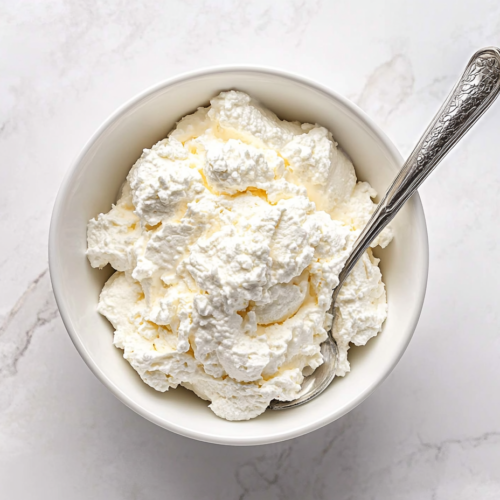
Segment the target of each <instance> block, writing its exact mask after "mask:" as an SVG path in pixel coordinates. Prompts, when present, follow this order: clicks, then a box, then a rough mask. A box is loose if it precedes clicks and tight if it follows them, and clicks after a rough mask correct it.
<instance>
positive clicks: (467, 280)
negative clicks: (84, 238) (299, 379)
mask: <svg viewBox="0 0 500 500" xmlns="http://www.w3.org/2000/svg"><path fill="white" fill-rule="evenodd" d="M430 12H432V16H429V13H430ZM499 33H500V6H499V5H498V2H494V1H493V0H476V1H472V0H465V1H463V2H459V3H456V2H454V3H452V2H450V1H443V2H435V1H431V0H422V1H418V2H417V1H416V0H411V1H409V2H398V1H397V0H388V1H386V2H385V3H384V4H383V6H382V4H380V3H377V2H368V1H366V0H363V1H361V2H357V3H353V2H347V1H345V0H340V1H338V2H326V1H320V0H316V1H311V2H306V1H303V0H290V1H287V2H273V3H266V2H244V1H241V0H239V1H237V0H224V1H221V2H218V3H217V7H215V6H214V3H213V2H208V1H201V2H197V1H192V0H189V1H180V0H168V1H166V2H157V1H154V0H142V1H138V2H133V3H130V2H125V1H123V0H112V1H110V2H105V3H102V2H101V3H99V2H93V1H90V2H86V1H78V0H53V1H51V2H37V1H34V0H28V1H27V2H23V3H22V4H21V3H15V2H9V1H8V0H0V51H1V57H0V61H1V67H2V78H1V79H0V153H1V157H2V168H1V169H0V194H1V196H0V213H1V214H2V217H0V225H1V227H2V235H3V237H2V243H1V245H0V272H1V275H2V279H1V280H0V484H1V485H2V486H1V490H2V495H1V496H2V498H3V497H5V498H8V499H9V500H17V499H26V498H39V499H42V500H43V499H49V498H50V499H52V498H71V499H72V500H80V499H82V500H83V499H88V498H93V499H96V500H97V499H105V500H114V499H120V500H122V499H125V500H132V499H141V500H148V499H157V498H168V499H170V498H172V499H177V498H180V499H183V500H190V499H196V500H198V499H210V500H211V499H220V500H233V499H242V500H284V499H287V500H289V499H312V500H330V499H335V500H421V499H429V500H448V499H450V500H469V499H471V498H474V499H476V498H478V499H479V498H480V499H481V500H494V499H495V500H496V499H498V498H499V497H500V468H499V467H498V457H499V453H500V419H499V418H498V416H499V415H500V398H498V394H499V393H500V376H499V375H500V368H499V363H498V359H499V357H500V335H499V333H498V331H499V325H500V313H499V312H498V296H499V295H500V265H499V259H500V257H499V255H500V254H499V252H498V250H499V248H500V233H499V231H498V230H497V227H498V221H497V219H498V217H497V214H498V212H499V211H500V197H499V196H498V193H499V192H500V169H499V168H498V163H499V157H500V155H499V153H498V147H497V143H498V130H499V128H500V103H497V104H496V106H494V107H493V108H492V110H491V111H490V112H488V114H487V115H485V116H484V117H483V118H482V119H481V120H480V121H479V122H478V124H477V125H476V127H475V128H474V129H473V130H472V131H471V132H470V133H469V135H467V137H466V138H465V139H464V140H463V142H462V143H461V144H460V146H459V148H457V149H456V150H455V151H454V152H452V153H451V154H450V156H449V157H448V158H447V159H446V160H445V161H444V162H443V164H442V165H440V166H439V167H438V169H437V170H436V172H435V173H434V174H432V176H431V177H430V179H429V180H428V181H427V182H426V184H425V185H424V186H423V187H422V188H421V190H420V195H421V197H422V201H423V204H424V209H425V212H426V216H427V224H428V230H429V241H430V275H429V284H428V291H427V298H426V303H425V306H424V309H423V312H422V316H421V319H420V322H419V325H418V328H417V331H416V333H415V336H414V338H413V340H412V342H411V344H410V346H409V348H408V351H407V352H406V354H405V356H404V357H403V359H402V360H401V362H400V363H399V365H398V366H397V368H396V369H395V370H394V372H393V373H392V374H391V376H390V377H389V378H388V380H387V381H386V382H385V383H384V384H382V385H381V386H380V387H379V388H378V389H377V390H376V391H375V393H374V394H373V395H372V396H370V398H368V399H367V400H366V401H365V402H364V403H362V404H361V405H360V406H359V407H358V408H356V409H355V410H353V411H352V412H350V413H349V414H348V415H346V416H345V417H343V418H342V419H340V420H338V421H336V422H333V423H332V424H330V425H328V426H326V427H325V428H323V429H320V430H318V431H316V432H314V433H312V434H309V435H307V436H302V437H300V438H297V439H294V440H291V441H287V442H284V443H278V444H273V445H267V446H259V447H249V448H239V447H237V448H230V447H222V446H216V445H209V444H205V443H199V442H195V441H192V440H189V439H187V438H183V437H180V436H177V435H174V434H172V433H169V432H167V431H165V430H162V429H160V428H158V427H156V426H154V425H153V424H151V423H149V422H147V421H145V420H144V419H142V418H141V417H139V416H137V415H136V414H134V413H133V412H132V411H131V410H129V409H128V408H126V407H125V406H124V405H123V404H121V403H120V402H118V401H117V400H116V399H115V398H114V397H113V396H112V395H111V393H110V392H109V391H107V389H105V388H104V387H103V386H102V385H101V384H100V383H99V382H98V381H97V380H96V378H95V377H94V376H93V375H92V373H91V372H90V370H89V369H88V368H87V367H86V366H85V364H84V363H83V361H82V360H81V358H80V356H79V355H78V353H77V352H76V349H75V348H74V346H73V345H72V343H71V341H70V340H69V337H68V335H67V333H66V331H65V329H64V326H63V324H62V321H61V319H60V317H59V314H58V312H57V307H56V304H55V301H54V297H53V294H52V291H51V285H50V279H49V275H48V271H47V238H48V227H49V221H50V214H51V210H52V206H53V202H54V199H55V196H56V193H57V189H58V187H59V185H60V182H61V180H62V177H63V175H64V173H65V171H66V170H67V168H68V166H69V165H70V164H71V161H72V159H73V158H75V156H76V155H77V154H78V151H79V150H80V149H81V148H82V146H83V145H84V143H85V142H86V140H87V139H88V137H89V136H90V135H91V133H92V132H93V131H94V130H95V129H96V128H97V127H98V126H99V124H100V123H101V122H102V121H103V120H104V119H105V118H106V117H107V116H108V115H109V114H110V113H111V112H112V111H113V110H114V109H115V108H117V107H118V106H119V105H121V104H122V103H123V102H124V101H125V100H126V99H129V98H130V97H132V96H133V95H134V94H136V93H137V92H139V91H141V90H143V89H144V88H146V87H147V86H150V85H152V84H154V83H156V82H158V81H159V80H161V79H164V78H168V77H170V76H173V75H175V74H178V73H180V72H182V71H188V70H192V69H196V68H199V67H202V66H208V65H212V64H230V63H249V64H263V65H269V66H276V67H279V68H283V69H286V70H290V71H295V72H297V73H301V74H304V75H305V76H309V77H311V78H316V79H318V80H319V81H321V82H322V83H324V84H326V85H330V86H331V87H333V88H335V89H336V90H338V91H339V92H340V93H342V94H344V95H346V96H348V97H349V98H350V99H352V100H353V101H354V102H355V103H357V104H358V105H359V106H360V107H362V108H363V109H364V110H365V111H366V112H367V113H368V114H369V115H370V116H371V117H372V118H373V119H374V120H375V121H376V122H378V123H379V124H380V125H381V126H382V127H383V129H384V130H385V131H386V132H387V134H388V135H389V136H390V137H391V138H392V139H393V140H394V142H395V143H396V145H397V146H398V147H399V148H400V150H401V152H402V154H403V155H407V154H409V153H410V151H411V149H412V147H413V145H414V144H415V142H416V141H417V139H418V137H419V136H420V134H421V132H422V131H423V129H424V128H425V126H426V125H427V123H428V122H429V120H430V119H431V117H432V116H433V114H434V113H435V112H436V110H437V109H438V108H439V106H440V104H441V102H442V100H443V99H444V97H445V96H446V95H447V94H448V92H449V91H450V89H451V87H452V86H453V84H454V83H455V81H456V78H457V77H458V75H459V74H460V73H461V71H462V70H463V68H464V67H465V64H466V62H467V61H468V59H469V58H470V56H471V55H472V54H473V53H474V52H475V51H476V50H477V49H478V48H480V47H482V46H487V45H498V44H499V43H500V42H499Z"/></svg>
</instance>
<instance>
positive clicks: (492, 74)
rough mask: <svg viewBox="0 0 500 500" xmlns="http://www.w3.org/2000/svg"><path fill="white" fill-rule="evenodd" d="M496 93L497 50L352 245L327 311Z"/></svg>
mask: <svg viewBox="0 0 500 500" xmlns="http://www.w3.org/2000/svg"><path fill="white" fill-rule="evenodd" d="M499 91H500V50H499V49H497V48H495V47H487V48H485V49H482V50H479V51H478V52H476V53H475V54H474V55H473V56H472V58H471V60H470V61H469V64H468V65H467V67H466V68H465V71H464V74H463V75H462V77H461V78H460V80H459V81H458V83H457V84H456V86H455V88H454V89H453V90H452V91H451V93H450V95H449V96H448V98H447V99H446V101H445V102H444V104H443V106H442V107H441V109H440V110H439V111H438V113H437V115H436V116H435V117H434V119H433V120H432V122H431V124H430V125H429V127H428V128H427V130H426V131H425V132H424V134H423V136H422V138H421V139H420V141H419V142H418V144H417V145H416V146H415V149H414V150H413V152H412V153H411V155H410V157H409V158H408V160H407V161H406V163H405V164H404V165H403V168H402V169H401V170H400V172H399V174H398V175H397V177H396V179H395V180H394V182H393V184H392V185H391V187H390V188H389V189H388V191H387V193H386V194H385V196H384V198H383V199H382V201H381V202H380V203H379V205H378V206H377V208H376V210H375V212H374V213H373V215H372V217H371V218H370V220H369V221H368V223H367V224H366V226H365V228H364V229H363V231H362V232H361V234H360V236H359V237H358V239H357V240H356V243H355V244H354V248H353V251H352V253H351V255H350V256H349V258H348V259H347V262H346V264H345V266H344V269H343V270H342V272H341V273H340V276H339V280H340V281H339V285H338V286H337V287H336V288H335V290H334V292H333V300H332V307H331V311H330V312H332V313H333V305H334V303H335V299H336V298H337V295H338V292H339V290H340V288H341V286H342V283H343V282H344V280H345V279H346V277H347V276H348V275H349V273H350V272H351V270H352V268H353V267H354V265H355V264H356V262H357V261H358V260H359V258H360V257H361V256H362V255H363V253H364V251H365V250H366V249H367V248H368V246H369V245H370V243H371V242H372V241H373V240H374V239H375V238H376V237H377V235H378V234H379V233H380V232H381V231H382V229H384V227H385V226H387V224H388V223H389V222H390V221H391V220H392V219H393V218H394V216H395V215H396V214H397V213H398V211H399V210H400V208H401V207H402V206H403V205H404V204H405V202H406V201H407V200H408V199H409V198H410V197H411V195H412V194H413V193H414V192H415V191H416V190H417V189H418V187H419V186H420V185H421V184H422V182H423V181H424V180H425V179H426V178H427V176H428V175H429V174H430V173H431V172H432V171H433V170H434V168H435V167H436V165H437V164H438V163H439V162H440V161H441V160H442V159H443V158H444V157H445V156H446V154H447V153H448V152H449V151H450V150H451V149H452V148H453V146H454V145H455V144H456V143H457V142H458V141H459V140H460V139H461V138H462V137H463V136H464V135H465V133H466V132H467V131H468V130H469V129H470V128H471V127H472V125H474V123H475V122H476V121H477V120H478V118H479V117H480V116H481V115H482V114H483V113H484V112H485V111H486V110H487V109H488V108H489V106H490V105H491V104H492V103H493V101H494V100H495V98H496V97H497V95H498V94H499Z"/></svg>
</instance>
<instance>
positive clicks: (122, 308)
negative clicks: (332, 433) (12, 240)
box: [87, 91, 391, 420]
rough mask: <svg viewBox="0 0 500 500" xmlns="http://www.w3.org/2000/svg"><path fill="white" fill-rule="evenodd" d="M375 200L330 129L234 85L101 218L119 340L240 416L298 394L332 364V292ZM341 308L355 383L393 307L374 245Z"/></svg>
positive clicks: (154, 376) (144, 364) (156, 150)
mask: <svg viewBox="0 0 500 500" xmlns="http://www.w3.org/2000/svg"><path fill="white" fill-rule="evenodd" d="M375 195H376V193H375V191H374V190H373V189H372V188H371V187H370V186H369V184H367V183H365V182H359V183H356V175H355V173H354V168H353V165H352V163H351V162H350V161H349V159H348V158H347V157H346V156H345V155H344V154H343V153H342V152H341V151H340V150H339V149H338V148H337V144H336V143H335V141H334V140H333V139H332V136H331V134H330V132H328V130H326V129H325V128H323V127H320V126H319V125H310V124H302V125H301V124H299V123H297V122H293V123H290V122H286V121H281V120H279V119H278V118H277V117H276V115H274V114H273V113H271V112H270V111H268V110H266V109H264V108H262V107H261V106H260V105H259V104H257V103H256V102H255V101H253V100H252V99H251V98H250V97H249V96H248V95H246V94H244V93H242V92H237V91H230V92H222V93H221V94H220V95H219V96H218V97H216V98H214V99H212V101H211V106H210V107H208V108H199V109H198V111H196V112H195V113H193V114H192V115H189V116H186V117H185V118H183V119H182V120H181V121H180V122H179V123H178V124H177V126H176V128H175V129H174V130H173V131H172V132H171V133H170V135H169V136H168V138H166V139H164V140H162V141H160V142H158V143H157V144H155V145H154V146H153V147H152V148H151V149H145V150H144V152H143V154H142V156H141V157H140V158H139V160H138V161H137V162H136V164H135V165H134V166H133V168H132V170H131V171H130V173H129V175H128V177H127V181H126V183H125V184H124V186H123V189H122V193H121V196H120V199H119V200H118V202H117V204H116V205H115V206H113V207H112V209H111V210H110V212H108V213H107V214H100V215H99V216H98V217H97V218H95V219H92V220H91V221H90V222H89V225H88V251H87V255H88V258H89V260H90V263H91V265H92V266H93V267H99V268H102V267H103V266H105V265H107V264H108V263H109V264H111V266H112V267H113V268H114V269H116V271H117V272H116V273H115V274H113V276H111V278H110V279H109V280H108V282H107V283H106V285H105V286H104V289H103V291H102V293H101V296H100V300H99V306H98V310H99V312H100V313H101V314H103V315H104V316H106V318H108V320H109V321H110V322H111V323H112V325H113V327H114V328H115V330H116V331H115V338H114V344H115V345H116V347H119V348H120V349H123V350H124V357H125V359H127V360H128V361H129V363H130V364H131V365H132V366H133V368H134V369H135V370H137V372H138V373H139V375H140V376H141V378H142V379H143V380H144V382H146V383H147V384H149V385H150V386H151V387H153V388H155V389H156V390H158V391H166V390H168V389H169V388H171V387H173V388H175V387H177V385H179V384H181V385H182V386H184V387H187V388H188V389H191V390H192V391H194V392H195V393H196V394H197V395H198V396H200V397H201V398H203V399H206V400H209V401H211V404H210V407H211V409H212V410H213V411H214V413H216V414H217V415H218V416H220V417H223V418H226V419H228V420H246V419H250V418H254V417H256V416H257V415H259V414H261V413H262V412H264V410H265V409H266V407H267V406H268V405H269V402H270V401H271V400H272V399H278V400H282V401H286V400H293V399H295V397H296V394H297V391H298V390H299V388H300V384H301V383H302V380H303V374H302V373H303V370H304V369H305V368H307V367H310V368H309V370H310V369H315V368H316V367H318V366H319V365H320V364H321V363H322V356H321V353H320V347H319V346H320V344H321V343H322V342H323V341H324V340H325V339H326V330H325V327H326V328H328V327H329V323H330V321H331V316H330V315H328V314H327V313H326V311H327V310H328V308H329V306H330V301H331V292H332V289H333V288H334V287H335V286H336V285H337V283H338V275H339V273H340V271H341V269H342V267H343V265H344V262H345V260H346V258H347V256H348V253H349V250H350V248H351V246H352V244H353V242H354V240H355V239H356V237H357V235H358V234H359V232H360V230H361V229H362V228H363V226H364V224H365V223H366V222H367V220H368V218H369V216H370V214H371V213H372V212H373V210H374V207H375V205H374V203H373V202H372V198H373V197H374V196H375ZM390 239H391V234H390V231H388V230H386V231H385V232H383V233H382V234H381V236H380V237H379V240H378V242H376V243H377V244H380V245H381V246H385V245H386V244H387V243H388V242H389V241H390ZM337 307H338V309H337V311H336V319H335V324H334V328H333V334H334V336H335V339H336V340H337V343H338V347H339V349H340V358H341V361H340V365H339V367H338V371H337V375H340V376H343V375H345V373H346V372H348V371H349V362H348V361H347V350H348V349H349V344H350V342H353V343H354V344H356V345H363V344H365V343H366V342H367V341H368V340H369V339H370V338H371V337H373V336H374V335H377V333H378V332H380V330H381V327H382V323H383V322H384V320H385V318H386V315H387V302H386V295H385V288H384V284H383V283H382V281H381V274H380V270H379V267H378V260H377V259H376V258H374V257H373V255H372V253H371V250H368V251H367V252H366V254H365V256H364V257H363V259H362V260H361V261H360V262H359V263H358V264H357V266H356V268H355V270H354V271H353V273H352V274H351V275H350V277H349V279H348V280H347V282H346V283H345V285H344V286H343V288H342V291H341V293H340V296H339V298H338V302H337Z"/></svg>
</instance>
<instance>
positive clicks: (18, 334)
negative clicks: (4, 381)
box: [0, 269, 58, 376]
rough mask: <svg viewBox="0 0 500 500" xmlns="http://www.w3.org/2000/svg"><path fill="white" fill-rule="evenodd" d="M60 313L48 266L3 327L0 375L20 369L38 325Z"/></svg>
mask: <svg viewBox="0 0 500 500" xmlns="http://www.w3.org/2000/svg"><path fill="white" fill-rule="evenodd" d="M57 316H58V312H57V306H56V303H55V300H54V297H53V294H52V290H51V286H50V279H49V273H48V269H45V270H44V271H43V272H42V273H40V274H39V275H38V276H37V277H36V278H35V279H34V280H33V281H32V282H31V283H30V285H29V286H28V288H27V289H26V291H25V292H24V293H23V295H22V296H21V297H20V299H19V300H18V301H17V303H16V304H15V305H14V307H13V308H12V309H11V310H10V312H9V313H8V314H7V317H6V318H5V320H4V322H3V324H2V326H1V327H0V376H12V375H15V374H16V373H17V364H18V362H19V360H20V359H21V358H22V357H23V355H24V354H25V352H26V351H27V349H28V347H29V345H30V343H31V339H32V338H33V335H34V334H35V332H36V331H37V329H38V328H40V327H42V326H44V325H46V324H48V323H50V322H51V321H53V320H54V319H55V318H57Z"/></svg>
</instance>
